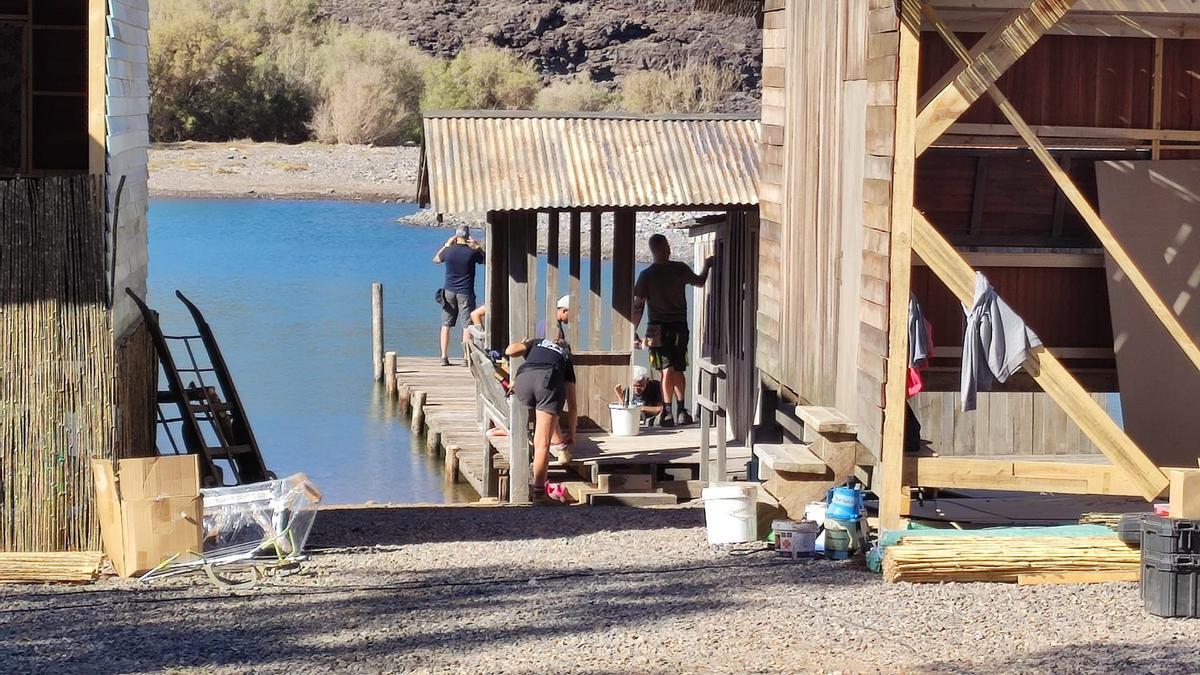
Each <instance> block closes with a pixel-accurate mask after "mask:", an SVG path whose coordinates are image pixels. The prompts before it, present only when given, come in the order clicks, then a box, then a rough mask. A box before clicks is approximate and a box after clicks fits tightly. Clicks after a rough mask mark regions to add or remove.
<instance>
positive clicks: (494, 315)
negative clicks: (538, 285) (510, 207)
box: [483, 211, 521, 351]
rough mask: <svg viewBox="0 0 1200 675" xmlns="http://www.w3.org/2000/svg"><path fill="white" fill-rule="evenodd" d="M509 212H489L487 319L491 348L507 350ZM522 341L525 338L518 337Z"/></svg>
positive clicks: (488, 340)
mask: <svg viewBox="0 0 1200 675" xmlns="http://www.w3.org/2000/svg"><path fill="white" fill-rule="evenodd" d="M508 221H509V214H508V213H507V212H495V211H492V212H489V213H488V220H487V248H486V249H485V251H486V254H485V255H486V256H487V267H486V269H485V272H484V273H485V275H486V276H487V298H486V299H485V302H486V303H487V310H488V311H487V317H486V318H485V319H484V320H483V325H484V329H485V331H486V332H487V346H488V348H489V349H495V350H497V351H503V350H504V347H506V346H507V345H508V343H509V341H510V340H509V335H508V241H509V239H510V236H509V231H508ZM515 337H516V339H520V337H521V336H519V335H518V336H515Z"/></svg>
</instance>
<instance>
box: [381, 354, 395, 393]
mask: <svg viewBox="0 0 1200 675" xmlns="http://www.w3.org/2000/svg"><path fill="white" fill-rule="evenodd" d="M383 386H384V389H385V390H386V391H387V393H389V394H394V393H396V352H387V353H385V354H384V355H383Z"/></svg>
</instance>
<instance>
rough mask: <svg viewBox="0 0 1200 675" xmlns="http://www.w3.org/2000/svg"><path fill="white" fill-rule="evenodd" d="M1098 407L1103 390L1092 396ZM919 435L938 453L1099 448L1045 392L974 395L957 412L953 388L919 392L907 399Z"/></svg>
mask: <svg viewBox="0 0 1200 675" xmlns="http://www.w3.org/2000/svg"><path fill="white" fill-rule="evenodd" d="M1092 398H1093V399H1095V401H1096V402H1097V403H1099V404H1100V405H1102V406H1108V405H1110V404H1111V403H1112V402H1113V399H1112V397H1111V396H1110V395H1109V394H1092ZM909 404H910V405H911V406H912V409H913V412H914V413H915V414H916V416H917V419H918V420H919V421H920V422H921V438H922V439H924V440H926V441H928V442H929V443H930V446H931V448H932V449H933V450H935V451H936V452H937V453H938V455H940V456H943V457H949V456H956V457H962V456H971V457H976V456H977V457H986V456H988V455H1084V454H1099V452H1100V450H1099V449H1098V448H1097V447H1096V446H1095V444H1093V443H1092V442H1091V441H1090V440H1088V438H1087V436H1085V435H1084V434H1083V432H1082V431H1080V429H1079V426H1078V425H1076V424H1075V423H1074V422H1072V421H1071V419H1070V418H1069V417H1067V414H1066V413H1064V412H1063V411H1062V408H1060V407H1059V406H1058V404H1057V403H1055V402H1054V401H1053V400H1052V399H1051V398H1050V396H1049V394H1046V393H1045V392H1040V391H1039V392H1005V393H985V394H979V398H978V405H979V407H978V408H977V409H976V410H975V411H973V412H966V413H965V412H963V411H962V406H961V405H960V402H959V395H958V392H922V393H920V394H917V395H916V396H914V397H912V398H911V399H909Z"/></svg>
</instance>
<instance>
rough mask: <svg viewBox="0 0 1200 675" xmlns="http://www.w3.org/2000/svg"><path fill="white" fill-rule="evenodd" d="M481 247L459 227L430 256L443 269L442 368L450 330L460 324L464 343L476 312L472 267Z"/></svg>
mask: <svg viewBox="0 0 1200 675" xmlns="http://www.w3.org/2000/svg"><path fill="white" fill-rule="evenodd" d="M484 260H485V257H484V254H483V246H481V245H480V244H479V242H477V241H475V240H474V239H472V238H471V228H469V227H467V226H466V225H460V226H459V227H458V229H457V230H456V231H455V232H454V236H453V237H450V238H449V239H447V240H446V243H445V244H443V245H442V248H440V249H438V252H437V254H436V255H434V256H433V263H434V264H435V265H441V264H445V265H446V281H445V283H444V284H443V285H442V292H443V294H444V295H443V298H444V300H443V301H442V334H441V348H442V365H443V366H448V365H450V359H449V357H448V356H447V352H448V351H449V349H450V329H451V328H453V327H454V326H455V325H457V324H458V321H459V319H460V318H461V319H462V323H463V342H464V343H465V342H466V341H467V340H468V334H467V327H468V326H470V325H471V312H473V311H475V266H476V265H482V264H483V263H484Z"/></svg>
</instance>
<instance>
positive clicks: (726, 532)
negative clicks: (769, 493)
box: [700, 483, 758, 546]
mask: <svg viewBox="0 0 1200 675" xmlns="http://www.w3.org/2000/svg"><path fill="white" fill-rule="evenodd" d="M757 491H758V488H757V486H755V485H752V484H749V483H722V484H720V485H714V486H712V487H706V488H704V490H703V491H702V492H701V493H700V497H701V498H702V499H703V500H704V523H705V525H706V530H707V531H708V543H709V545H713V546H715V545H717V544H741V543H744V542H748V541H754V540H755V539H758V515H757V513H756V511H755V501H756V500H757V497H758V494H757Z"/></svg>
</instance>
